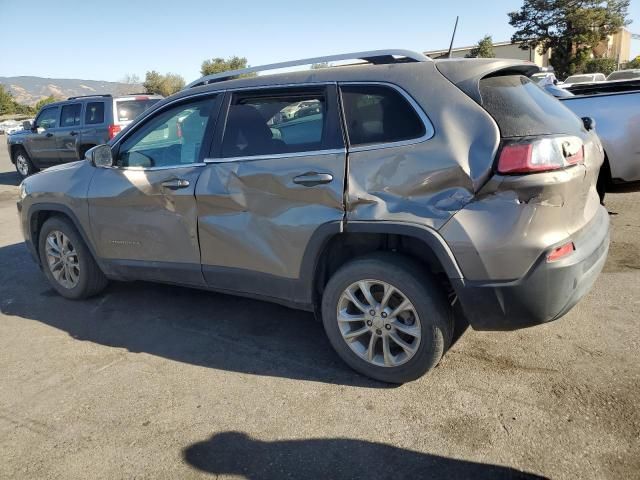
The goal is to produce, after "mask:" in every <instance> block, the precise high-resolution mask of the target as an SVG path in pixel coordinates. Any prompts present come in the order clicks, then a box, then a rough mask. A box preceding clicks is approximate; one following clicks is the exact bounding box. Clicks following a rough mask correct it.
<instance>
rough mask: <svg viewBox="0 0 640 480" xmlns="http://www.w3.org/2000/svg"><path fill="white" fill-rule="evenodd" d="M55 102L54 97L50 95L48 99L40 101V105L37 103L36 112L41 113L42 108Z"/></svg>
mask: <svg viewBox="0 0 640 480" xmlns="http://www.w3.org/2000/svg"><path fill="white" fill-rule="evenodd" d="M55 101H56V98H55V97H54V96H53V95H49V96H48V97H45V98H42V99H40V100H38V103H36V105H35V107H33V108H34V109H35V111H36V112H39V111H40V109H41V108H42V107H44V106H45V105H49V104H50V103H53V102H55Z"/></svg>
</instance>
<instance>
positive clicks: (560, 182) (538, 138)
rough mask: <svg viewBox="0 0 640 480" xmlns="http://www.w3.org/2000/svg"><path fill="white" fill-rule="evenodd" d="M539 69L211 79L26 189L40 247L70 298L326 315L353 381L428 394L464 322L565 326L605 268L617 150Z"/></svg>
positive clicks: (421, 68) (410, 65) (495, 66)
mask: <svg viewBox="0 0 640 480" xmlns="http://www.w3.org/2000/svg"><path fill="white" fill-rule="evenodd" d="M347 59H358V60H359V61H358V63H357V64H351V65H346V66H344V65H342V66H335V67H329V68H323V69H317V70H310V71H297V72H293V73H282V74H273V75H262V76H254V77H251V78H248V77H246V76H245V77H243V78H238V76H239V75H241V74H246V73H253V72H255V71H258V70H269V69H275V68H281V67H290V66H296V65H302V64H310V63H316V62H320V61H329V62H335V61H339V60H347ZM536 71H537V67H535V66H534V65H532V64H530V63H525V62H518V61H512V60H497V59H480V60H467V59H453V60H442V61H433V60H431V59H429V58H428V57H425V56H423V55H421V54H418V53H413V52H408V51H404V50H391V51H375V52H362V53H357V54H350V55H337V56H333V57H326V58H321V59H306V60H302V61H299V62H287V63H283V64H276V65H269V66H266V67H256V68H251V69H245V70H242V71H232V72H226V73H223V74H217V75H212V76H207V77H203V78H201V79H200V80H198V81H196V82H194V83H193V84H191V85H189V86H187V88H185V89H184V90H182V91H181V92H179V93H177V94H175V95H173V96H172V97H170V98H167V99H165V100H163V101H161V102H159V103H157V104H156V105H154V106H153V107H152V108H151V109H150V110H148V111H147V112H145V113H144V114H143V115H141V116H140V117H139V118H138V119H136V120H135V121H134V122H133V123H132V124H131V125H129V126H128V127H127V128H126V129H125V130H124V131H122V132H121V133H120V134H119V135H118V136H117V137H116V138H114V139H113V140H112V141H111V142H110V143H109V145H101V146H97V147H94V148H93V149H92V150H90V151H89V152H88V153H87V159H86V160H84V161H79V162H75V163H70V164H66V165H61V166H57V167H53V168H50V169H47V170H45V171H43V172H42V173H38V174H36V175H34V176H32V177H30V178H28V179H26V180H25V181H24V182H23V183H22V184H21V187H20V200H19V203H18V209H19V211H20V213H21V221H22V229H23V232H24V237H25V239H26V244H27V246H28V248H29V250H30V251H31V253H32V254H33V257H34V259H35V260H36V261H37V262H38V264H39V265H40V267H41V268H42V270H43V272H44V274H45V275H46V276H47V278H48V280H49V282H50V283H51V285H52V286H53V288H55V289H56V290H57V291H58V292H59V293H60V294H61V295H63V296H65V297H67V298H71V299H79V298H85V297H88V296H91V295H95V294H97V293H99V292H100V291H101V290H102V289H103V288H104V287H105V286H106V285H107V281H108V279H112V280H148V281H155V282H165V283H170V284H176V285H185V286H191V287H195V288H202V289H210V290H215V291H220V292H227V293H231V294H237V295H245V296H250V297H255V298H260V299H265V300H270V301H275V302H279V303H282V304H285V305H288V306H291V307H294V308H300V309H303V310H308V311H313V312H316V314H317V315H318V316H319V317H321V318H322V321H323V323H324V327H325V330H326V333H327V335H328V337H329V340H330V341H331V344H332V345H333V347H334V348H335V350H336V351H337V353H338V354H339V355H340V357H342V359H344V361H345V362H346V363H348V364H349V365H350V366H351V367H353V368H354V369H355V370H357V371H358V372H361V373H363V374H365V375H368V376H370V377H372V378H375V379H379V380H382V381H386V382H406V381H410V380H414V379H416V378H418V377H420V376H421V375H423V374H424V373H425V372H426V371H428V370H429V369H430V368H432V367H434V366H435V365H436V364H437V363H438V361H439V360H440V358H441V357H442V355H443V354H444V352H446V350H447V348H448V347H449V346H450V344H451V342H452V337H453V332H454V324H455V321H456V318H455V317H456V316H463V317H464V318H465V320H466V321H468V322H469V323H470V324H471V326H472V327H473V328H475V329H478V330H513V329H517V328H522V327H527V326H532V325H536V324H540V323H544V322H549V321H552V320H555V319H557V318H559V317H561V316H563V315H564V314H565V313H567V312H568V311H569V310H570V309H571V308H572V307H573V306H574V305H575V304H576V302H578V300H579V299H580V298H581V297H582V296H584V295H585V294H586V293H587V291H588V290H589V289H590V287H591V286H592V285H593V283H594V281H595V279H596V277H597V276H598V273H599V272H600V270H601V269H602V266H603V264H604V262H605V259H606V256H607V251H608V247H609V218H608V215H607V212H606V210H605V209H604V208H603V207H602V206H601V205H600V202H599V198H598V194H597V192H596V179H597V176H598V171H599V169H600V166H601V164H602V163H603V152H602V146H601V144H600V142H599V140H598V137H597V136H596V134H595V132H594V131H593V130H591V129H590V128H589V127H590V126H591V123H590V122H588V121H582V120H581V119H579V118H578V117H576V116H575V115H574V114H573V113H571V112H570V111H569V110H567V109H566V108H565V107H564V106H563V105H562V104H561V103H560V102H558V101H557V100H556V99H554V98H553V97H551V96H550V95H547V94H546V93H545V92H544V91H542V90H541V89H540V88H539V87H537V86H536V85H535V84H534V83H533V82H531V81H530V80H529V78H528V75H531V74H532V73H535V72H536ZM585 125H586V126H585ZM454 312H456V314H454Z"/></svg>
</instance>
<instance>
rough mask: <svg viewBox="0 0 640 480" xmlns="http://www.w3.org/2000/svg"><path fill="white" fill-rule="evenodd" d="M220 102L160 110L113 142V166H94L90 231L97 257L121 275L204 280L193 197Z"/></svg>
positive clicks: (205, 99) (212, 98)
mask: <svg viewBox="0 0 640 480" xmlns="http://www.w3.org/2000/svg"><path fill="white" fill-rule="evenodd" d="M219 105H220V102H219V100H218V97H217V96H216V95H206V96H199V97H197V98H192V99H187V100H184V101H181V102H179V103H175V104H170V105H167V106H166V107H165V108H163V109H161V110H159V111H158V112H156V113H155V114H154V115H153V116H151V117H149V118H147V119H146V120H145V121H144V122H142V123H140V124H139V125H137V126H136V128H135V129H134V130H132V131H131V132H129V133H127V134H126V135H125V136H124V137H123V138H122V139H121V140H120V141H119V142H118V143H116V144H115V145H114V147H113V153H114V158H115V166H114V167H113V168H98V169H97V171H96V173H95V175H94V176H93V179H92V181H91V185H90V187H89V214H90V215H89V216H90V219H91V231H92V235H93V238H94V239H95V240H94V241H95V244H96V246H97V250H98V252H97V253H98V256H99V257H100V258H101V259H102V260H104V261H105V262H106V263H108V264H110V265H111V268H113V269H114V270H115V271H116V272H117V273H119V274H120V275H121V276H123V277H125V278H133V279H145V280H155V281H163V282H171V283H179V284H191V285H202V284H203V283H204V282H203V279H202V273H201V268H200V249H199V246H198V226H197V216H196V199H195V196H194V192H195V188H196V184H197V182H198V177H199V176H200V174H201V173H202V172H203V171H204V167H205V164H204V162H203V159H204V156H205V154H206V152H208V151H209V148H210V142H211V139H212V133H213V129H214V124H215V119H216V118H217V113H218V109H219ZM178 119H182V122H183V129H182V134H181V135H180V136H178V135H176V129H175V124H176V122H177V121H178ZM172 125H173V126H174V127H173V128H171V126H172Z"/></svg>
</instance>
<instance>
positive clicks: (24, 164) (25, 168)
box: [16, 153, 29, 177]
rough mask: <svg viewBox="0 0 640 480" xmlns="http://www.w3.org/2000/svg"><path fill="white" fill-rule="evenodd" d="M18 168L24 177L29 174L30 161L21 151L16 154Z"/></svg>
mask: <svg viewBox="0 0 640 480" xmlns="http://www.w3.org/2000/svg"><path fill="white" fill-rule="evenodd" d="M16 169H17V170H18V173H20V175H22V176H23V177H26V176H27V175H29V161H28V160H27V159H26V157H25V156H24V155H23V154H21V153H19V154H18V155H17V156H16Z"/></svg>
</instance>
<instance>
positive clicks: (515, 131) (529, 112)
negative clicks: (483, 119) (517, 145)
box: [480, 75, 582, 138]
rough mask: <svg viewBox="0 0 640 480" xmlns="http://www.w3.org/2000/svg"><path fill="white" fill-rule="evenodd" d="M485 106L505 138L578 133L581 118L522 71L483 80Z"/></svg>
mask: <svg viewBox="0 0 640 480" xmlns="http://www.w3.org/2000/svg"><path fill="white" fill-rule="evenodd" d="M480 95H481V96H482V106H483V108H484V109H485V110H487V112H489V114H490V115H491V116H492V117H493V118H494V119H495V121H496V123H497V124H498V127H499V128H500V133H501V135H502V137H504V138H510V137H527V136H532V135H553V134H575V133H578V132H580V131H582V122H581V121H580V119H579V118H578V117H576V115H574V114H573V112H571V110H569V109H568V108H567V107H565V106H564V105H562V103H560V101H559V100H556V99H555V98H553V97H552V96H551V95H549V94H548V93H547V92H545V91H544V90H542V89H541V88H540V87H538V86H537V85H536V84H534V83H533V82H532V81H531V80H529V79H528V78H527V77H524V76H521V75H507V76H497V77H487V78H483V79H482V80H480Z"/></svg>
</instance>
